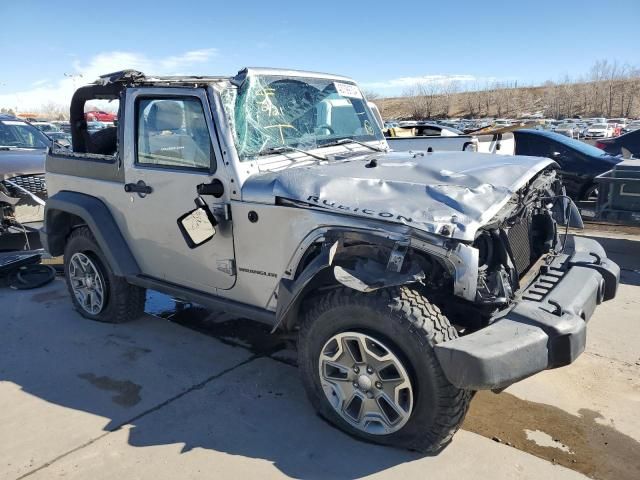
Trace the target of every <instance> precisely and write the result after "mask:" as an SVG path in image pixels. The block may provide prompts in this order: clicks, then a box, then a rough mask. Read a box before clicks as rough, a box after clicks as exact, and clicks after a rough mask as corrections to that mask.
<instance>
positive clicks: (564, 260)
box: [41, 68, 619, 452]
mask: <svg viewBox="0 0 640 480" xmlns="http://www.w3.org/2000/svg"><path fill="white" fill-rule="evenodd" d="M94 99H102V100H112V101H118V102H119V103H118V105H119V107H118V108H119V114H118V121H117V123H116V125H114V126H113V127H110V128H105V129H103V130H100V131H98V132H95V133H90V132H89V131H88V130H87V124H86V121H85V118H84V104H85V102H86V101H88V100H94ZM70 113H71V124H72V137H73V149H72V151H71V150H67V149H56V148H55V147H54V148H53V149H52V150H51V151H50V152H49V154H48V157H47V163H46V170H47V178H46V180H47V184H48V189H49V195H50V197H49V200H48V202H47V206H46V213H45V217H46V218H45V225H44V228H43V230H42V233H41V235H42V243H43V244H44V245H45V247H46V249H47V250H48V251H49V252H50V253H51V254H53V255H60V254H64V258H65V271H66V280H67V284H68V288H69V292H70V294H71V298H72V301H73V303H74V305H75V307H76V309H77V310H78V311H79V312H80V313H81V314H82V315H84V316H85V317H87V318H90V319H94V320H99V321H104V322H123V321H127V320H132V319H134V318H136V317H138V316H139V315H141V314H142V313H143V311H144V302H145V289H153V290H158V291H162V292H166V293H168V294H170V295H173V296H175V297H177V298H181V299H185V300H189V301H192V302H196V303H199V304H201V305H204V306H211V307H215V308H218V309H219V308H223V309H226V310H227V311H229V312H232V313H234V314H236V315H238V316H239V317H248V318H251V319H254V320H257V321H261V322H266V323H267V324H269V325H271V326H272V327H273V331H274V332H276V331H279V332H284V333H287V334H288V335H295V336H296V338H297V347H298V355H299V362H298V363H299V368H300V373H301V378H302V381H303V382H304V385H305V388H306V390H307V393H308V395H309V398H310V400H311V402H312V403H313V405H314V407H315V408H316V409H317V411H318V412H319V413H320V414H321V415H322V416H324V417H325V418H327V419H328V420H329V421H331V422H332V423H334V424H335V425H337V426H338V427H340V428H342V429H344V430H345V431H347V432H349V433H350V434H353V435H356V436H358V437H361V438H364V439H366V440H369V441H373V442H377V443H382V444H388V445H396V446H401V447H406V448H410V449H416V450H421V451H425V452H435V451H438V450H439V449H441V448H442V447H443V446H445V445H446V444H447V443H448V442H449V441H450V440H451V438H452V436H453V434H454V433H455V431H456V430H457V429H458V427H459V426H460V424H461V423H462V421H463V419H464V416H465V413H466V411H467V408H468V406H469V402H470V401H471V398H472V394H473V392H474V391H476V390H479V389H493V390H500V389H503V388H505V387H507V386H508V385H510V384H512V383H514V382H516V381H518V380H521V379H523V378H525V377H528V376H530V375H533V374H535V373H536V372H540V371H542V370H545V369H548V368H555V367H559V366H563V365H567V364H569V363H571V362H573V361H574V360H575V359H576V357H577V356H578V355H580V353H581V352H582V351H583V350H584V346H585V335H586V324H587V321H588V320H589V318H590V317H591V315H592V314H593V312H594V310H595V308H596V306H597V305H598V304H599V303H601V302H602V301H604V300H610V299H612V298H613V297H614V296H615V294H616V289H617V286H618V282H619V268H618V266H617V265H616V264H615V263H613V262H612V261H611V260H609V259H608V258H607V256H606V254H605V252H604V250H603V249H602V247H601V246H600V245H599V244H598V243H596V242H594V241H591V240H588V239H584V238H579V237H570V236H568V235H566V232H564V228H563V227H562V226H563V225H566V226H567V228H568V226H574V227H579V226H581V224H582V221H581V219H580V215H579V213H578V212H577V209H576V208H575V205H573V203H572V202H571V201H570V200H569V199H568V198H567V197H566V196H565V195H564V193H563V192H564V191H563V188H562V186H561V183H560V180H559V179H558V177H557V176H556V171H555V168H556V165H555V164H554V162H553V161H551V160H549V159H546V158H537V157H522V156H520V157H518V156H512V157H505V156H497V155H490V154H480V153H474V152H444V153H424V152H392V151H389V149H388V146H387V144H386V142H385V139H384V137H383V135H382V133H381V130H380V127H379V125H378V123H377V122H376V119H375V117H374V116H373V115H372V112H371V110H370V108H369V106H368V105H367V102H366V100H365V98H364V97H363V95H362V93H361V91H360V90H359V88H358V86H357V85H356V84H355V83H354V82H353V81H352V80H350V79H349V78H345V77H340V76H335V75H327V74H320V73H312V72H299V71H293V70H275V69H254V68H248V69H244V70H242V71H240V72H239V73H238V74H237V75H236V76H234V77H151V76H146V75H144V74H142V73H140V72H137V71H131V70H128V71H122V72H116V73H113V74H109V75H105V76H103V77H101V78H100V79H99V80H98V81H96V82H95V83H94V84H92V85H88V86H86V87H82V88H80V89H79V90H78V91H77V92H76V93H75V95H74V97H73V100H72V104H71V112H70ZM559 226H560V227H559Z"/></svg>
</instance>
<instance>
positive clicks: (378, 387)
mask: <svg viewBox="0 0 640 480" xmlns="http://www.w3.org/2000/svg"><path fill="white" fill-rule="evenodd" d="M376 388H377V389H378V390H382V383H381V382H376Z"/></svg>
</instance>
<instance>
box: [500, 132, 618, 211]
mask: <svg viewBox="0 0 640 480" xmlns="http://www.w3.org/2000/svg"><path fill="white" fill-rule="evenodd" d="M513 135H514V136H515V139H516V155H531V156H534V157H548V158H551V159H552V160H555V161H556V162H557V163H558V165H560V173H561V174H562V179H563V183H564V186H565V187H566V189H567V195H569V196H570V197H571V198H573V199H574V200H594V199H595V198H596V197H597V193H598V189H597V184H596V183H595V181H594V178H595V177H596V176H597V175H600V174H601V173H604V172H607V171H609V170H611V169H612V168H613V166H614V165H616V164H617V163H620V162H621V161H622V158H621V157H619V156H614V155H610V154H608V153H606V152H604V151H603V150H600V149H599V148H596V147H594V146H592V145H589V144H587V143H584V142H581V141H579V140H574V139H572V138H569V137H566V136H564V135H560V134H558V133H554V132H548V131H546V130H530V129H522V130H514V132H513Z"/></svg>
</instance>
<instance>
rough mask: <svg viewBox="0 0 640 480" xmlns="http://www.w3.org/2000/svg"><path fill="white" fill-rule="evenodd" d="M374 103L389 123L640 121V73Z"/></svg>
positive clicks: (419, 92) (431, 92)
mask: <svg viewBox="0 0 640 480" xmlns="http://www.w3.org/2000/svg"><path fill="white" fill-rule="evenodd" d="M374 96H375V95H374ZM373 101H374V102H375V103H376V105H377V106H378V108H379V109H380V112H381V113H382V116H383V117H384V118H385V119H428V118H444V117H466V118H477V117H509V118H519V117H522V116H527V115H532V114H535V113H538V114H542V115H543V116H544V117H548V118H567V117H573V116H576V115H580V116H587V117H607V118H611V117H626V118H638V117H640V75H638V74H637V73H635V74H634V75H633V76H629V77H627V78H620V79H613V80H600V81H591V82H566V83H552V82H547V83H546V84H545V85H543V86H539V87H506V86H502V85H499V84H497V85H492V86H487V87H486V88H483V89H479V90H475V91H467V92H451V91H447V89H445V88H437V87H434V86H430V85H422V86H421V85H417V86H415V87H414V88H413V89H411V90H410V91H409V92H407V93H406V94H405V95H404V96H401V97H395V98H374V99H373Z"/></svg>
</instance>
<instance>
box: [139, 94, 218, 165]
mask: <svg viewBox="0 0 640 480" xmlns="http://www.w3.org/2000/svg"><path fill="white" fill-rule="evenodd" d="M136 111H137V120H136V121H137V140H136V141H137V146H138V152H137V159H136V162H137V163H138V164H140V165H154V166H166V167H177V168H193V169H199V170H209V168H210V166H211V164H212V161H213V159H212V147H211V137H210V136H209V129H208V128H207V122H206V120H205V116H204V110H203V108H202V104H201V103H200V99H198V98H195V97H184V98H140V99H138V100H137V110H136ZM213 166H214V167H215V163H214V165H213Z"/></svg>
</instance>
